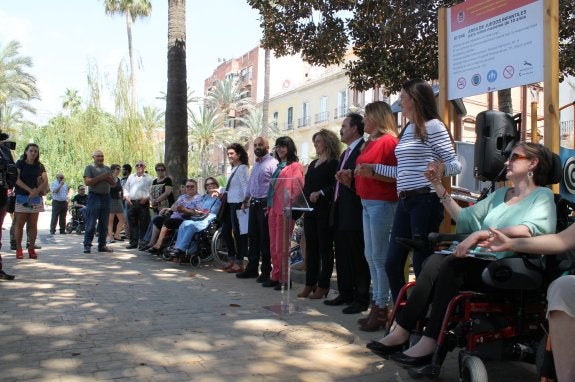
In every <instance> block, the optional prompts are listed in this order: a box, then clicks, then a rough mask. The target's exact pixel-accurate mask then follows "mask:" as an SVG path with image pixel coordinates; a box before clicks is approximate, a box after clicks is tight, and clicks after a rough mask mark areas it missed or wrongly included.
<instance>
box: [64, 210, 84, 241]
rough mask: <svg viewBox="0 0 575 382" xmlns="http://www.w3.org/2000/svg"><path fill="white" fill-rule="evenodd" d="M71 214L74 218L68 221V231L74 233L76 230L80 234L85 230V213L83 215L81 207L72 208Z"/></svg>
mask: <svg viewBox="0 0 575 382" xmlns="http://www.w3.org/2000/svg"><path fill="white" fill-rule="evenodd" d="M70 215H71V216H72V220H71V221H69V222H68V223H66V232H67V233H72V232H74V231H76V233H77V234H78V235H80V234H82V232H84V230H85V222H84V215H82V212H81V211H80V208H78V207H72V208H70Z"/></svg>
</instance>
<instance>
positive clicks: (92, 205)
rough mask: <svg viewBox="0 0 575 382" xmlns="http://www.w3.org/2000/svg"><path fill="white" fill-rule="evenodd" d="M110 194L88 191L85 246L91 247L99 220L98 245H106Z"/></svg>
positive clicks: (85, 214)
mask: <svg viewBox="0 0 575 382" xmlns="http://www.w3.org/2000/svg"><path fill="white" fill-rule="evenodd" d="M110 200H111V199H110V194H105V195H100V194H96V193H93V192H89V193H88V204H87V205H86V210H85V212H84V216H85V217H86V231H85V232H84V247H91V246H92V240H94V233H95V230H96V221H98V247H99V248H102V247H105V246H106V236H107V235H108V217H109V215H110Z"/></svg>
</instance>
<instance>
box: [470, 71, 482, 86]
mask: <svg viewBox="0 0 575 382" xmlns="http://www.w3.org/2000/svg"><path fill="white" fill-rule="evenodd" d="M471 83H472V84H473V86H477V85H479V84H480V83H481V76H480V75H479V74H474V75H473V76H472V77H471Z"/></svg>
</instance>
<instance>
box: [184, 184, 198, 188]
mask: <svg viewBox="0 0 575 382" xmlns="http://www.w3.org/2000/svg"><path fill="white" fill-rule="evenodd" d="M186 188H196V186H195V185H193V184H186Z"/></svg>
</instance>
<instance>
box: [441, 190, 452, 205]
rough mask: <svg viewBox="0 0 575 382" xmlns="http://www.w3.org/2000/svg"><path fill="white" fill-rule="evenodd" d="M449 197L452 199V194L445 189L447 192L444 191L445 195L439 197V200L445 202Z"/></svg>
mask: <svg viewBox="0 0 575 382" xmlns="http://www.w3.org/2000/svg"><path fill="white" fill-rule="evenodd" d="M449 199H451V195H449V194H448V193H447V190H445V192H444V193H443V195H442V196H440V197H439V201H440V202H441V203H445V201H446V200H449Z"/></svg>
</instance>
